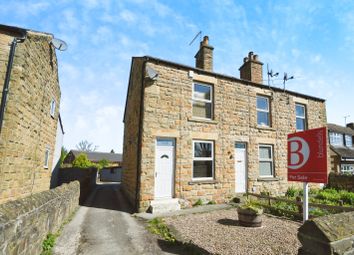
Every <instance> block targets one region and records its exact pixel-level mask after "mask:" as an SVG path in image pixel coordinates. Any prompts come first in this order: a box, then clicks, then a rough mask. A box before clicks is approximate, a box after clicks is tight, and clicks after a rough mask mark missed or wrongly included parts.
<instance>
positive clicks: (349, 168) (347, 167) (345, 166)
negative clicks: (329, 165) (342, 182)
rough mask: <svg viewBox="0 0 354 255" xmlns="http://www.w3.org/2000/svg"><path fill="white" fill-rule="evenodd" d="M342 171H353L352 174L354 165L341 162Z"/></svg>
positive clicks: (353, 172)
mask: <svg viewBox="0 0 354 255" xmlns="http://www.w3.org/2000/svg"><path fill="white" fill-rule="evenodd" d="M340 171H341V172H342V173H352V174H354V167H353V165H351V164H341V166H340Z"/></svg>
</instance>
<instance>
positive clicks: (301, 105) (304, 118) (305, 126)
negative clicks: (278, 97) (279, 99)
mask: <svg viewBox="0 0 354 255" xmlns="http://www.w3.org/2000/svg"><path fill="white" fill-rule="evenodd" d="M297 106H300V107H302V108H303V109H304V116H299V115H297V113H296V107H297ZM306 114H307V113H306V105H304V104H300V103H295V116H296V117H295V127H296V120H297V119H298V118H299V119H302V120H303V121H304V129H303V130H302V129H297V127H296V131H305V130H306V129H307V120H306Z"/></svg>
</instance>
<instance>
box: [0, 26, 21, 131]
mask: <svg viewBox="0 0 354 255" xmlns="http://www.w3.org/2000/svg"><path fill="white" fill-rule="evenodd" d="M25 39H26V33H25V32H23V33H22V37H14V39H13V41H12V43H11V48H10V54H9V61H8V64H7V70H6V76H5V82H4V88H3V91H2V97H1V105H0V133H1V129H2V123H3V121H4V115H5V107H6V100H7V94H8V93H9V85H10V79H11V71H12V65H13V62H14V58H15V52H16V46H17V43H22V42H24V40H25Z"/></svg>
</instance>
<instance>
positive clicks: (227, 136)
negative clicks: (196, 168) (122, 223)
mask: <svg viewBox="0 0 354 255" xmlns="http://www.w3.org/2000/svg"><path fill="white" fill-rule="evenodd" d="M147 65H148V66H149V67H151V68H153V69H154V70H155V71H156V72H157V73H158V74H159V77H158V79H157V80H155V81H153V82H151V81H149V84H148V83H145V95H144V112H143V120H142V122H143V127H142V128H143V133H142V145H141V155H142V159H141V176H140V182H141V183H140V186H141V190H140V198H139V210H140V211H143V210H145V209H147V208H148V206H149V204H150V201H151V200H153V199H154V170H155V146H156V138H157V137H170V138H175V139H176V164H175V173H174V176H175V182H174V196H175V197H178V198H181V199H185V200H189V201H190V202H191V203H194V202H195V201H196V200H198V199H199V198H203V199H206V200H213V201H216V202H218V203H221V202H225V201H229V199H230V198H231V197H233V196H234V195H235V158H234V156H235V155H234V150H235V142H245V143H246V144H247V170H248V173H247V174H248V179H247V188H248V191H251V192H257V193H258V192H261V191H270V192H271V194H273V195H278V194H281V193H284V192H285V191H286V190H287V188H288V187H289V186H297V185H299V183H296V182H292V183H288V182H287V134H288V133H292V132H295V103H301V104H304V105H306V107H307V123H308V128H318V127H324V126H326V109H325V104H324V102H323V101H321V100H316V99H311V98H309V97H304V96H301V95H299V94H289V93H284V92H283V91H279V90H277V91H275V90H271V89H269V88H268V87H266V86H257V85H256V84H253V83H249V84H248V85H247V83H245V82H243V81H240V80H238V79H234V78H231V77H226V76H218V75H215V74H213V73H208V72H203V71H198V70H196V69H192V71H193V73H192V75H191V73H190V72H189V71H190V70H191V69H188V67H185V66H183V67H181V66H176V65H173V64H170V63H166V62H163V61H153V60H150V61H148V63H147ZM133 75H134V74H133ZM194 81H198V82H202V83H206V84H211V85H212V86H213V102H214V119H213V120H201V119H195V118H193V116H192V88H193V82H194ZM133 85H134V86H139V84H133ZM131 89H132V88H131ZM257 95H264V96H267V97H269V99H270V109H271V123H272V124H271V127H260V126H258V125H257V110H256V97H257ZM136 98H137V97H129V96H128V99H130V101H129V100H128V104H129V102H130V103H131V104H133V103H134V104H135V105H134V107H135V108H128V107H131V106H133V105H128V107H127V109H129V111H137V109H138V107H139V104H138V102H136V101H135V100H136ZM125 124H126V126H125V130H126V131H125V132H129V133H130V134H133V133H134V132H136V129H135V127H137V126H138V124H136V125H135V126H130V127H129V128H128V127H127V125H129V122H128V121H126V123H125ZM134 134H136V133H134ZM193 140H209V141H214V169H215V170H214V179H213V180H211V181H207V182H200V181H199V182H198V181H193V180H192V166H193V159H192V151H193V148H192V145H193ZM259 144H269V145H272V146H273V148H274V172H275V174H274V178H260V177H259V159H258V153H259V152H258V146H259ZM124 146H125V147H124V157H125V158H124V161H125V162H126V160H128V159H129V158H130V157H131V156H132V154H131V153H132V151H131V152H129V151H126V149H128V150H132V148H131V144H128V143H127V141H126V140H125V141H124ZM134 148H136V147H134ZM134 152H135V150H134ZM126 164H131V162H129V163H128V162H126ZM134 167H135V166H133V165H131V167H130V168H131V169H134ZM125 171H126V172H125V173H129V169H126V168H125ZM132 172H134V170H132Z"/></svg>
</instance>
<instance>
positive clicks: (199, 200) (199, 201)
mask: <svg viewBox="0 0 354 255" xmlns="http://www.w3.org/2000/svg"><path fill="white" fill-rule="evenodd" d="M199 205H203V201H202V200H201V199H200V198H199V199H198V200H197V201H196V202H195V203H194V204H193V206H199Z"/></svg>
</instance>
